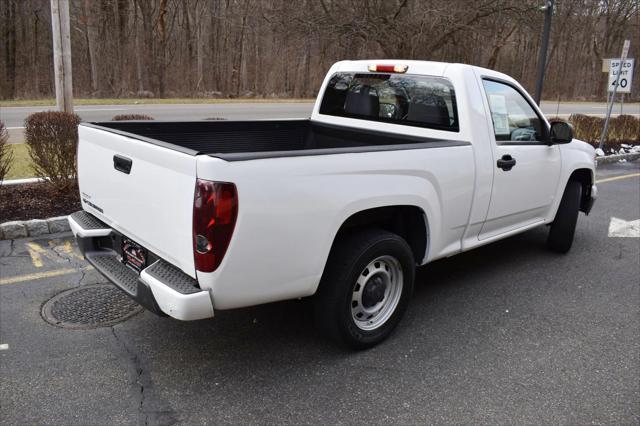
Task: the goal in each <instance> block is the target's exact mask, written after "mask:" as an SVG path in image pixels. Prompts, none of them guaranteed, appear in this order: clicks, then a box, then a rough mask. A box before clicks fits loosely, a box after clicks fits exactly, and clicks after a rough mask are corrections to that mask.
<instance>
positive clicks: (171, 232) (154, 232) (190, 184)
mask: <svg viewBox="0 0 640 426" xmlns="http://www.w3.org/2000/svg"><path fill="white" fill-rule="evenodd" d="M78 136H79V145H78V182H79V185H80V195H81V197H80V198H81V199H82V207H83V208H84V209H85V210H86V211H88V212H89V213H91V214H93V215H95V216H96V217H98V218H99V219H101V220H102V221H104V222H106V223H107V224H109V225H110V226H111V227H113V228H114V229H115V230H117V231H119V232H121V233H123V234H124V235H126V236H128V237H130V238H131V239H133V240H134V241H135V242H137V243H138V244H140V245H142V246H144V247H145V248H147V249H148V250H151V251H152V252H154V253H155V254H157V255H158V256H160V257H161V258H163V259H165V260H166V261H168V262H170V263H172V264H174V265H175V266H177V267H179V268H180V269H182V270H183V271H184V272H185V273H187V274H189V275H190V276H192V277H194V278H195V267H194V261H193V245H192V220H193V218H192V215H193V213H192V212H193V195H194V189H195V181H196V156H194V155H189V154H185V153H182V152H179V151H176V150H172V149H170V148H167V147H163V146H158V145H154V144H152V143H149V142H145V141H141V140H138V139H134V138H132V137H127V136H124V135H122V134H117V133H111V132H109V131H108V130H102V129H99V128H95V127H87V126H82V125H81V126H79V128H78ZM116 159H117V161H115V160H116ZM129 160H130V165H131V169H130V171H129V173H126V169H127V164H128V163H129ZM116 162H117V164H116ZM116 167H117V168H118V169H120V170H117V169H116Z"/></svg>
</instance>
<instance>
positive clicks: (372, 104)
mask: <svg viewBox="0 0 640 426" xmlns="http://www.w3.org/2000/svg"><path fill="white" fill-rule="evenodd" d="M344 112H346V113H347V114H354V115H366V116H369V117H378V116H379V114H380V100H379V99H378V96H377V94H376V93H375V90H374V89H373V88H372V87H371V86H361V87H360V90H359V91H358V92H355V91H350V92H349V93H347V97H346V99H345V101H344Z"/></svg>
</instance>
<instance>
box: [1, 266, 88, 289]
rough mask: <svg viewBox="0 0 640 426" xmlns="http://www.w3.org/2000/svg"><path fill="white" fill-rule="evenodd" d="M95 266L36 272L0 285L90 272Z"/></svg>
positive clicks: (3, 279)
mask: <svg viewBox="0 0 640 426" xmlns="http://www.w3.org/2000/svg"><path fill="white" fill-rule="evenodd" d="M92 269H93V266H84V267H82V268H65V269H55V270H53V271H45V272H36V273H35V274H26V275H18V276H17V277H9V278H1V279H0V285H6V284H17V283H21V282H24V281H34V280H41V279H43V278H52V277H58V276H60V275H68V274H73V273H75V272H82V271H90V270H92Z"/></svg>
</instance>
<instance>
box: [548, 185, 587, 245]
mask: <svg viewBox="0 0 640 426" xmlns="http://www.w3.org/2000/svg"><path fill="white" fill-rule="evenodd" d="M581 194H582V185H581V184H580V182H576V181H573V180H572V181H569V182H568V183H567V187H566V188H565V189H564V194H562V200H560V206H559V207H558V212H557V213H556V217H555V219H554V220H553V223H551V229H549V237H548V238H547V247H549V248H550V249H551V250H553V251H556V252H558V253H566V252H568V251H569V249H570V248H571V245H572V244H573V236H574V234H575V231H576V222H577V221H578V212H579V210H580V196H581Z"/></svg>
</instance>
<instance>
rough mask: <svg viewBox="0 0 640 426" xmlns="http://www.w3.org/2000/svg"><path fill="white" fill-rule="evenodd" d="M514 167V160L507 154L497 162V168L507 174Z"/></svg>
mask: <svg viewBox="0 0 640 426" xmlns="http://www.w3.org/2000/svg"><path fill="white" fill-rule="evenodd" d="M515 165H516V159H515V158H513V157H512V156H510V155H509V154H505V155H503V156H502V158H501V159H499V160H498V168H499V169H502V170H504V171H505V172H508V171H509V170H511V169H512V168H513V166H515Z"/></svg>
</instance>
